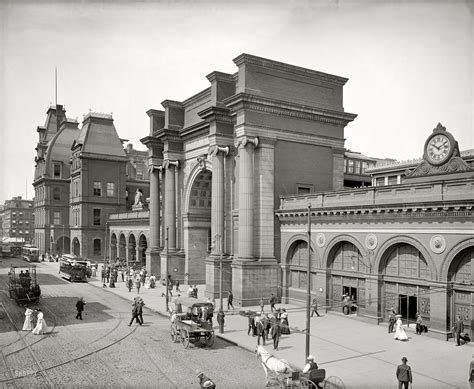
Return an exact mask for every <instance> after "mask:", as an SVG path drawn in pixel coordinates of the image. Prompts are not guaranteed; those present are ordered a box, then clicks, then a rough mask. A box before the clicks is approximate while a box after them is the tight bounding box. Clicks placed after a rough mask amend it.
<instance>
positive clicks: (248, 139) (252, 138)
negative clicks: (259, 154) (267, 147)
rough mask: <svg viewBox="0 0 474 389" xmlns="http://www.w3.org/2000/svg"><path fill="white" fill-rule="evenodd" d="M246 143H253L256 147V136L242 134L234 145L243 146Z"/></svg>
mask: <svg viewBox="0 0 474 389" xmlns="http://www.w3.org/2000/svg"><path fill="white" fill-rule="evenodd" d="M248 144H253V145H254V147H255V148H257V147H258V136H247V135H244V136H243V137H242V138H240V139H239V140H238V141H237V144H236V147H237V148H239V149H240V148H244V147H245V146H247V145H248Z"/></svg>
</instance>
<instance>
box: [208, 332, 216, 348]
mask: <svg viewBox="0 0 474 389" xmlns="http://www.w3.org/2000/svg"><path fill="white" fill-rule="evenodd" d="M215 340H216V335H215V334H214V332H211V333H209V334H208V335H207V336H206V344H207V346H208V347H212V345H213V344H214V341H215Z"/></svg>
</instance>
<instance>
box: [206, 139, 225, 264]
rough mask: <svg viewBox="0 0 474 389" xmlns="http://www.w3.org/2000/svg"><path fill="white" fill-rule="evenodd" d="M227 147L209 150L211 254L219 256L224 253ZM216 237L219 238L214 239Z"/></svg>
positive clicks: (215, 146)
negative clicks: (210, 172)
mask: <svg viewBox="0 0 474 389" xmlns="http://www.w3.org/2000/svg"><path fill="white" fill-rule="evenodd" d="M228 153H229V147H228V146H226V147H219V146H217V145H214V146H211V147H210V148H209V156H210V157H211V158H212V202H211V235H212V239H215V244H214V245H213V248H212V254H214V255H220V254H223V251H224V157H225V156H226V155H227V154H228ZM216 236H219V238H217V239H216Z"/></svg>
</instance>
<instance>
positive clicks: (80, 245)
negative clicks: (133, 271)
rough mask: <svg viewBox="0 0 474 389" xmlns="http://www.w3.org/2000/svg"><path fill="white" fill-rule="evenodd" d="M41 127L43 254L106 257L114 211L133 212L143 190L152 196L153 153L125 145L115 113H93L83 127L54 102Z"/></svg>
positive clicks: (38, 218) (38, 199)
mask: <svg viewBox="0 0 474 389" xmlns="http://www.w3.org/2000/svg"><path fill="white" fill-rule="evenodd" d="M37 131H38V134H39V141H38V144H37V147H36V152H37V155H36V158H35V162H36V166H35V176H34V181H33V186H34V189H35V200H34V209H35V239H34V242H35V244H36V245H37V246H38V248H39V249H40V252H41V253H51V254H62V253H73V254H76V255H78V256H82V257H85V258H89V259H93V260H103V259H104V256H105V255H106V254H107V249H108V244H109V242H108V241H107V238H106V237H107V232H106V230H107V221H108V219H109V215H110V214H115V213H118V212H124V211H126V210H131V208H132V206H133V201H134V195H133V194H134V193H135V192H136V191H137V190H138V191H139V192H140V194H141V196H143V198H144V199H145V198H146V197H148V196H149V189H148V188H149V184H148V181H147V178H148V172H147V165H146V162H147V161H146V157H147V152H146V151H138V150H134V149H133V146H132V145H130V144H129V145H128V146H127V147H126V149H124V148H123V146H122V143H123V140H122V139H120V138H119V136H118V134H117V131H116V129H115V126H114V124H113V118H112V116H111V115H109V114H101V113H95V112H89V113H88V114H87V115H85V116H84V119H83V122H82V126H81V128H79V126H78V122H77V121H76V120H71V119H68V118H66V111H65V109H64V107H63V106H61V105H57V106H52V107H49V109H48V111H47V118H46V123H45V125H44V126H39V127H38V129H37ZM128 180H130V181H128ZM128 193H132V195H131V196H129V195H128ZM129 197H131V199H129Z"/></svg>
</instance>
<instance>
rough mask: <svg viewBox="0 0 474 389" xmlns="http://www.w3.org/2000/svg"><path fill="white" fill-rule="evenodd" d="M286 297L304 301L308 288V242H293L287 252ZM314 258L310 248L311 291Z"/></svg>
mask: <svg viewBox="0 0 474 389" xmlns="http://www.w3.org/2000/svg"><path fill="white" fill-rule="evenodd" d="M287 264H288V268H287V272H288V273H287V280H288V281H287V284H288V295H289V297H290V298H291V299H296V300H301V301H306V292H307V287H308V277H307V272H308V242H307V241H304V240H297V241H295V242H294V243H293V244H292V245H291V247H290V249H289V250H288V257H287ZM315 270H316V258H315V255H314V251H313V249H312V248H311V279H310V282H311V291H313V292H314V287H315V286H316V273H315Z"/></svg>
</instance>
